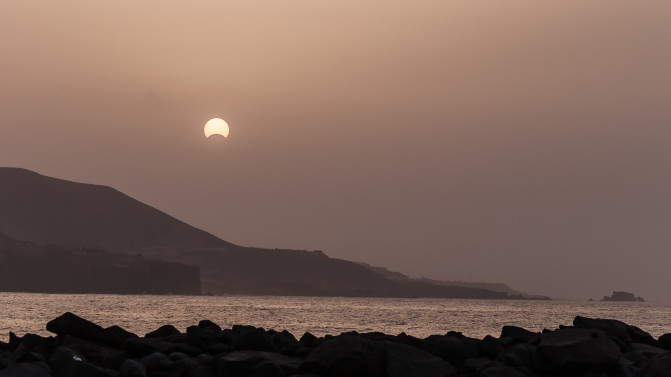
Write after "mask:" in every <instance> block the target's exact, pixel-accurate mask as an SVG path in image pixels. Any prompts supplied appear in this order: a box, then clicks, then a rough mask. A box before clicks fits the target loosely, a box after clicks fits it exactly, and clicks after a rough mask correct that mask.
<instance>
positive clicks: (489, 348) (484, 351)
mask: <svg viewBox="0 0 671 377" xmlns="http://www.w3.org/2000/svg"><path fill="white" fill-rule="evenodd" d="M477 345H478V351H479V353H480V354H481V355H482V356H486V357H489V358H490V359H496V358H497V357H498V356H499V354H500V353H501V352H503V345H502V344H501V342H499V340H498V339H496V338H494V337H492V336H490V335H487V336H486V337H485V338H484V339H482V340H481V341H479V342H478V344H477Z"/></svg>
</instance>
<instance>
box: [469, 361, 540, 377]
mask: <svg viewBox="0 0 671 377" xmlns="http://www.w3.org/2000/svg"><path fill="white" fill-rule="evenodd" d="M527 376H528V374H527V373H525V372H523V371H521V370H519V369H517V368H514V367H509V366H507V365H503V364H496V363H494V364H493V365H490V366H488V367H486V368H483V369H482V370H481V371H480V372H479V373H478V377H527Z"/></svg>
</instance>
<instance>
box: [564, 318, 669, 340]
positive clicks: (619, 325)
mask: <svg viewBox="0 0 671 377" xmlns="http://www.w3.org/2000/svg"><path fill="white" fill-rule="evenodd" d="M573 326H574V327H577V328H581V329H599V330H601V331H603V332H605V333H606V334H607V335H608V336H612V337H613V338H618V339H620V340H621V341H623V342H624V343H631V342H636V343H643V344H649V345H651V346H659V345H658V343H657V340H655V338H653V337H652V335H650V334H648V333H647V332H645V331H643V330H641V329H639V328H638V327H636V326H632V325H628V324H626V323H624V322H622V321H618V320H615V319H600V318H586V317H581V316H577V317H575V319H573Z"/></svg>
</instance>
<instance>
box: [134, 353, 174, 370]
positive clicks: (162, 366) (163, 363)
mask: <svg viewBox="0 0 671 377" xmlns="http://www.w3.org/2000/svg"><path fill="white" fill-rule="evenodd" d="M140 363H141V364H142V365H144V366H145V368H147V370H150V371H151V370H168V369H170V368H171V367H172V366H173V364H174V363H173V361H172V360H170V358H169V357H168V356H166V355H164V354H162V353H160V352H154V353H151V354H149V355H147V356H145V357H143V358H141V359H140Z"/></svg>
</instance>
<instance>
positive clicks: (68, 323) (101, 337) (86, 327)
mask: <svg viewBox="0 0 671 377" xmlns="http://www.w3.org/2000/svg"><path fill="white" fill-rule="evenodd" d="M47 330H48V331H51V332H52V333H55V334H57V335H61V336H64V335H68V334H70V335H74V336H76V337H78V338H82V339H86V340H90V341H92V342H96V343H102V344H109V345H112V346H119V345H120V344H118V343H117V339H116V338H115V337H114V336H112V334H111V333H109V332H107V331H105V329H104V328H102V327H100V326H98V325H96V324H95V323H93V322H90V321H88V320H85V319H84V318H82V317H79V316H77V315H75V314H72V313H70V312H67V313H65V314H63V315H61V316H60V317H58V318H55V319H52V320H51V321H49V322H48V323H47Z"/></svg>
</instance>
